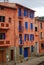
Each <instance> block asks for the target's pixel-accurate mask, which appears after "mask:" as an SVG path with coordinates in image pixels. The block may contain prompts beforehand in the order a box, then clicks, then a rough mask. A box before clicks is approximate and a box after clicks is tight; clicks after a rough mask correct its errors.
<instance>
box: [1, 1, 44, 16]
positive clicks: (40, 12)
mask: <svg viewBox="0 0 44 65" xmlns="http://www.w3.org/2000/svg"><path fill="white" fill-rule="evenodd" d="M2 1H4V0H0V2H2ZM9 2H13V3H20V4H22V5H24V6H26V7H29V8H31V9H33V10H35V11H36V12H35V16H44V0H9Z"/></svg>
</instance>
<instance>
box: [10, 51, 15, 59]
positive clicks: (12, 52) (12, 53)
mask: <svg viewBox="0 0 44 65" xmlns="http://www.w3.org/2000/svg"><path fill="white" fill-rule="evenodd" d="M11 60H14V50H11Z"/></svg>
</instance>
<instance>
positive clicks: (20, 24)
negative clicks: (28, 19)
mask: <svg viewBox="0 0 44 65" xmlns="http://www.w3.org/2000/svg"><path fill="white" fill-rule="evenodd" d="M21 30H22V21H19V31H21Z"/></svg>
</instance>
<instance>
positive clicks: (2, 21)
mask: <svg viewBox="0 0 44 65" xmlns="http://www.w3.org/2000/svg"><path fill="white" fill-rule="evenodd" d="M34 12H35V11H34V10H32V9H30V8H27V7H25V6H22V5H20V4H13V3H8V2H4V3H0V62H5V63H6V62H7V63H12V64H14V63H16V62H20V61H22V60H23V59H24V58H29V57H30V56H34V55H36V54H39V52H40V53H42V52H44V50H41V47H40V44H41V43H40V42H41V40H40V39H39V34H40V31H39V25H40V22H38V20H36V21H37V23H35V22H36V21H35V18H34ZM37 27H38V31H37ZM42 32H44V31H43V30H42Z"/></svg>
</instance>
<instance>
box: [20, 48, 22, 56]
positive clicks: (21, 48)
mask: <svg viewBox="0 0 44 65" xmlns="http://www.w3.org/2000/svg"><path fill="white" fill-rule="evenodd" d="M20 55H22V47H20Z"/></svg>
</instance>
